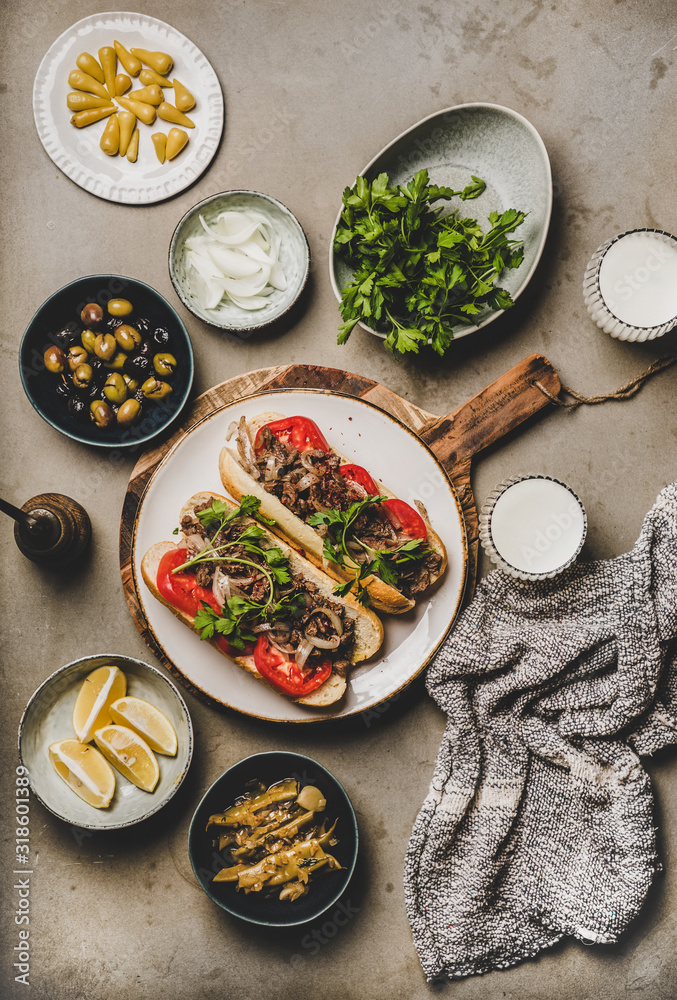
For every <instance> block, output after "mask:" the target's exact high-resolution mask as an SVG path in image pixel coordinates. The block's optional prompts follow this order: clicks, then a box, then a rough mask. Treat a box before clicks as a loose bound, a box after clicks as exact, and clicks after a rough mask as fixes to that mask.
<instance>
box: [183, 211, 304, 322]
mask: <svg viewBox="0 0 677 1000" xmlns="http://www.w3.org/2000/svg"><path fill="white" fill-rule="evenodd" d="M309 270H310V248H309V246H308V240H307V239H306V235H305V233H304V232H303V229H302V228H301V225H300V223H299V222H298V220H297V219H296V217H295V216H294V215H292V213H291V212H290V211H289V209H288V208H285V206H284V205H282V204H281V203H280V202H279V201H276V199H275V198H271V197H270V196H269V195H266V194H261V193H259V192H257V191H223V192H221V194H216V195H213V196H212V197H211V198H206V199H205V200H204V201H201V202H199V203H198V204H197V205H195V206H194V207H193V208H191V209H190V210H189V211H188V212H186V214H185V215H184V217H183V218H182V219H181V221H180V222H179V224H178V226H177V227H176V229H175V230H174V235H173V236H172V240H171V243H170V245H169V276H170V278H171V279H172V284H173V285H174V288H175V290H176V293H177V295H178V296H179V298H180V299H181V301H182V302H183V304H184V306H186V308H187V309H189V310H190V311H191V312H192V313H193V315H195V316H197V317H198V319H201V320H204V322H205V323H209V324H211V325H212V326H217V327H219V328H220V329H222V330H230V331H232V332H235V333H245V332H252V331H254V330H260V329H261V328H262V327H264V326H267V325H268V324H269V323H273V322H275V320H277V319H279V318H280V317H281V316H283V315H284V313H286V312H287V311H288V310H289V309H291V307H292V306H293V305H294V303H295V302H296V300H297V299H298V297H299V296H300V294H301V292H302V291H303V288H304V286H305V284H306V281H307V280H308V272H309Z"/></svg>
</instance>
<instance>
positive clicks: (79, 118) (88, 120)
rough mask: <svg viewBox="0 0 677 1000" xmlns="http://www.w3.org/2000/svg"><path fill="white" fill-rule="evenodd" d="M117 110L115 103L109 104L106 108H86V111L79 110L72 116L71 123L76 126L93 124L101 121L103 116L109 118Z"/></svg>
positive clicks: (81, 126)
mask: <svg viewBox="0 0 677 1000" xmlns="http://www.w3.org/2000/svg"><path fill="white" fill-rule="evenodd" d="M114 111H115V105H114V104H109V105H107V107H105V108H85V109H84V111H77V112H76V113H75V114H74V115H73V117H72V118H71V125H75V127H76V128H84V127H85V126H86V125H93V124H94V122H100V121H101V119H102V118H107V117H108V115H112V114H113V112H114Z"/></svg>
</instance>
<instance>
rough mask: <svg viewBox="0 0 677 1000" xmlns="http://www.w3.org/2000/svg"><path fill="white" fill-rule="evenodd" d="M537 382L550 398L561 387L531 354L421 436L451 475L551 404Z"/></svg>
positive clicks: (548, 367) (553, 373)
mask: <svg viewBox="0 0 677 1000" xmlns="http://www.w3.org/2000/svg"><path fill="white" fill-rule="evenodd" d="M536 382H540V383H541V385H543V386H544V387H545V388H546V389H547V390H548V392H550V393H552V395H553V396H557V395H558V393H559V391H560V388H561V385H560V380H559V376H558V375H557V372H556V371H555V369H554V368H553V367H552V365H551V364H550V362H549V361H548V359H547V358H544V357H543V355H542V354H530V355H529V357H527V358H525V359H524V360H523V361H520V363H519V364H517V365H515V367H514V368H511V369H510V371H508V372H506V373H505V375H501V377H500V378H497V379H496V381H495V382H492V383H491V385H488V386H487V387H486V389H482V391H481V392H478V393H477V395H476V396H473V397H472V399H469V400H468V402H467V403H463V404H462V405H461V406H459V407H458V408H457V409H455V410H454V411H453V412H452V413H449V414H448V415H447V416H446V417H439V418H438V419H437V420H435V421H433V422H432V423H430V424H428V425H427V426H426V427H425V428H424V429H423V430H422V431H421V432H420V433H421V437H422V438H423V440H424V441H425V442H426V444H427V445H428V446H429V447H430V448H431V449H432V451H433V452H434V453H435V456H436V457H437V459H438V460H439V461H440V462H441V463H442V465H443V466H444V467H445V469H447V471H448V472H450V473H451V472H453V470H454V468H455V467H458V466H459V465H464V464H466V463H467V462H469V461H470V459H471V458H473V456H475V455H477V454H478V453H479V452H480V451H483V450H484V449H485V448H488V447H489V445H492V444H495V442H496V441H498V440H500V439H501V438H502V437H504V436H505V435H506V434H509V433H510V431H512V430H514V429H515V427H518V426H519V425H520V424H521V423H523V421H525V420H528V419H529V417H532V416H533V415H534V414H535V413H537V412H538V411H539V410H541V409H542V408H543V407H544V406H549V405H550V400H549V399H548V397H547V396H546V395H545V393H543V392H541V390H540V389H539V388H538V386H537V385H536V384H535V383H536Z"/></svg>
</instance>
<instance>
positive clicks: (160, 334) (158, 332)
mask: <svg viewBox="0 0 677 1000" xmlns="http://www.w3.org/2000/svg"><path fill="white" fill-rule="evenodd" d="M170 339H171V338H170V336H169V330H166V329H165V328H164V326H156V327H155V329H154V330H153V340H154V341H155V343H156V344H157V346H158V347H166V346H167V344H168V343H169V341H170Z"/></svg>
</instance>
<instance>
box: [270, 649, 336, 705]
mask: <svg viewBox="0 0 677 1000" xmlns="http://www.w3.org/2000/svg"><path fill="white" fill-rule="evenodd" d="M254 665H255V667H256V669H257V670H258V672H259V673H260V674H261V676H262V677H265V678H266V680H267V681H268V682H269V683H270V684H272V685H273V687H276V688H277V690H278V691H282V693H283V694H287V695H289V696H290V697H292V698H303V697H305V695H307V694H310V693H311V691H315V690H317V688H319V686H320V685H321V684H324V682H325V681H326V680H327V678H328V677H329V675H330V674H331V660H330V659H329V657H328V656H327V657H325V659H323V660H321V661H320V663H319V664H313V665H312V667H310V668H308V667H304V668H301V667H299V666H298V665H297V663H296V660H290V659H289V657H288V656H286V655H285V653H283V652H282V650H281V649H278V648H277V646H273V644H272V643H271V642H270V641H269V639H268V637H267V636H266V635H265V633H262V634H261V635H260V636H259V641H258V642H257V643H256V649H255V650H254Z"/></svg>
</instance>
